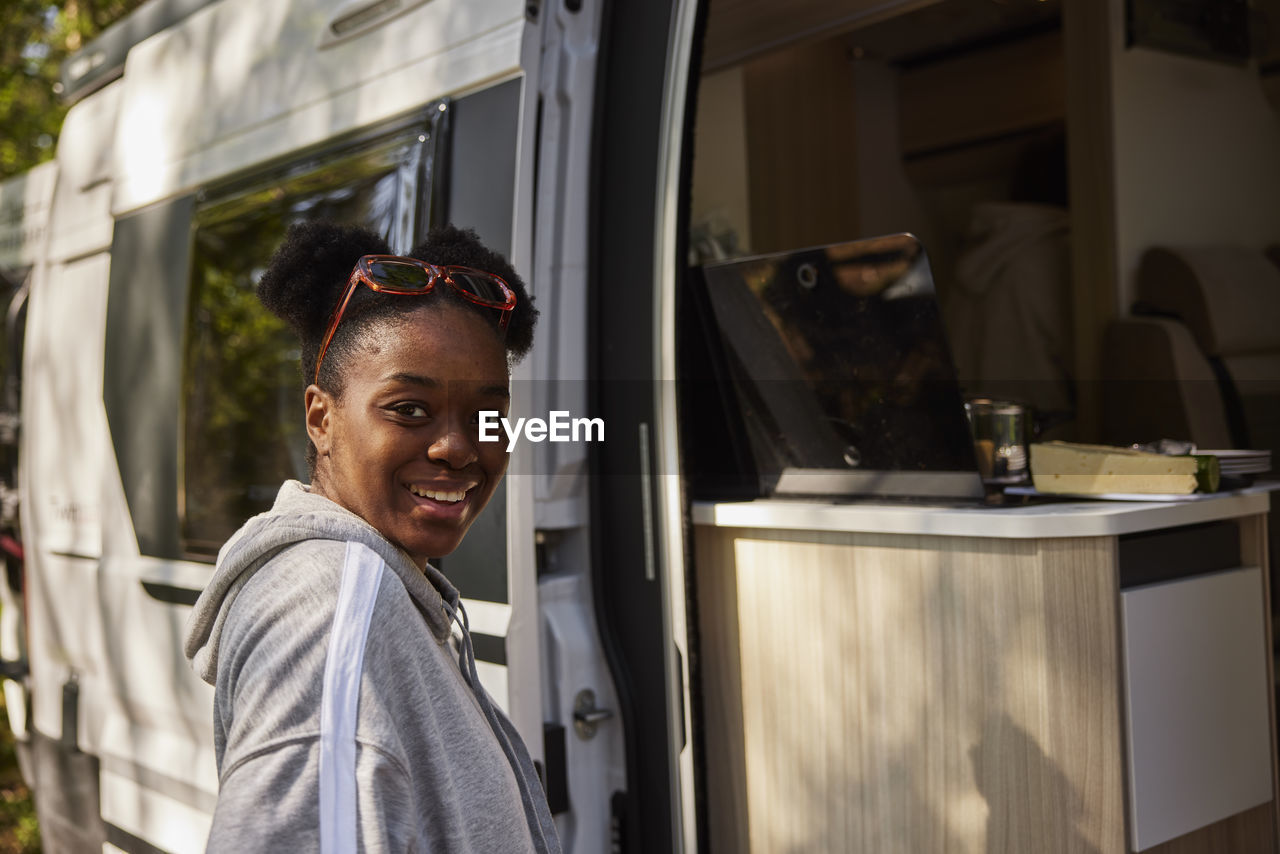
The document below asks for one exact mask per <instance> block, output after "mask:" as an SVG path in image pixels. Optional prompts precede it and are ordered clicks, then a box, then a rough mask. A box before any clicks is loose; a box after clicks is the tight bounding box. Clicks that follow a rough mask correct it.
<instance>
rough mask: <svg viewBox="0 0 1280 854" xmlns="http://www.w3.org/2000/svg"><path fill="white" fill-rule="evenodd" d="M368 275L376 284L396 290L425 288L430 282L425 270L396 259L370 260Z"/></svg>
mask: <svg viewBox="0 0 1280 854" xmlns="http://www.w3.org/2000/svg"><path fill="white" fill-rule="evenodd" d="M369 275H370V276H371V277H372V278H373V280H374V281H375V282H377V283H378V284H380V285H386V286H387V287H389V288H395V289H396V290H404V291H415V290H425V289H426V288H427V286H428V285H430V284H431V274H430V273H428V272H427V271H426V270H424V269H423V268H421V267H419V266H418V265H416V264H403V263H400V262H398V261H370V262H369Z"/></svg>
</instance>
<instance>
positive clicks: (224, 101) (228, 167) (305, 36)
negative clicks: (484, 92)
mask: <svg viewBox="0 0 1280 854" xmlns="http://www.w3.org/2000/svg"><path fill="white" fill-rule="evenodd" d="M344 5H345V4H343V3H342V2H340V0H292V2H276V3H262V2H259V0H224V2H221V3H217V4H215V5H212V6H209V7H207V8H205V9H202V10H200V11H199V12H197V13H195V14H193V15H192V16H191V17H189V18H187V19H186V20H185V21H183V22H182V23H181V24H180V25H178V26H176V27H173V28H172V29H170V30H168V31H166V32H164V33H160V34H157V35H156V36H154V37H152V38H150V39H147V40H146V41H145V42H143V43H141V44H139V45H138V46H136V47H135V48H134V49H133V50H132V51H131V52H130V54H129V58H128V61H127V62H126V63H125V75H124V86H125V97H124V103H123V104H122V107H121V122H120V126H119V132H118V134H117V138H116V148H115V151H116V157H115V167H114V174H115V176H116V180H117V183H116V187H115V198H114V201H113V205H112V209H113V211H114V212H115V213H117V214H120V213H123V212H125V211H129V210H134V209H136V208H139V207H142V206H144V205H147V204H150V203H152V202H155V201H157V200H159V199H162V198H166V197H170V196H174V195H177V194H179V193H182V192H185V191H187V190H188V189H190V188H193V187H195V186H197V185H199V184H203V183H207V182H209V181H213V180H217V179H219V178H222V177H224V176H226V175H230V174H232V173H234V172H236V171H239V170H241V169H244V168H246V167H248V166H250V165H254V164H257V165H261V164H263V163H265V162H268V161H270V160H272V159H274V158H278V157H282V156H284V155H286V154H288V153H289V152H291V151H297V150H299V149H303V148H307V147H309V146H313V145H318V144H320V143H323V142H324V141H326V140H329V139H332V138H334V137H335V136H339V135H341V134H343V133H346V132H348V131H351V130H354V129H355V128H359V127H365V126H368V125H372V124H377V123H379V122H382V121H386V120H387V119H390V118H392V117H393V116H396V115H400V114H402V113H405V112H408V111H410V110H412V109H415V108H416V107H419V106H421V105H422V104H425V103H427V102H429V101H431V100H434V99H436V98H440V97H443V96H446V95H456V94H463V93H465V92H466V91H468V90H471V89H476V88H479V87H481V86H482V85H484V84H486V83H489V82H492V81H495V80H500V79H502V78H504V77H511V76H514V75H515V74H517V73H518V71H519V58H520V35H521V31H522V29H523V25H524V4H523V3H522V2H520V0H498V2H494V1H493V0H486V2H474V0H432V2H430V3H425V4H423V5H421V6H418V7H416V8H414V9H412V10H411V11H409V12H407V13H405V14H403V15H402V16H400V17H398V18H396V19H395V20H394V21H391V22H389V23H388V24H387V25H385V26H379V27H376V28H374V29H371V30H369V31H368V32H365V33H363V34H360V35H358V36H355V37H352V38H349V39H345V40H342V41H338V42H336V43H333V44H331V45H329V46H324V47H321V45H322V44H324V43H325V42H326V41H327V40H328V39H327V38H326V33H327V32H329V29H328V28H329V26H330V22H331V20H332V19H333V18H334V15H335V13H336V12H337V11H338V10H339V9H340V8H341V7H342V6H344ZM193 58H196V60H197V61H192V60H193ZM193 93H199V97H193Z"/></svg>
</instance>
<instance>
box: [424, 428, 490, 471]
mask: <svg viewBox="0 0 1280 854" xmlns="http://www.w3.org/2000/svg"><path fill="white" fill-rule="evenodd" d="M479 458H480V455H479V451H478V449H477V448H476V445H475V441H474V440H473V438H472V437H471V435H470V434H469V433H468V432H467V431H466V430H464V429H463V428H462V427H461V426H460V425H456V424H451V425H450V426H449V429H447V430H446V431H445V432H444V433H443V434H441V435H439V436H436V437H435V438H434V439H433V440H432V441H431V444H430V445H428V446H427V459H430V460H435V461H436V462H442V463H445V464H447V465H448V466H449V467H450V468H453V469H462V468H466V467H467V466H469V465H471V464H472V463H473V462H475V461H476V460H477V459H479Z"/></svg>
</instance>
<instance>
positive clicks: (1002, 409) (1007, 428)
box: [964, 397, 1031, 484]
mask: <svg viewBox="0 0 1280 854" xmlns="http://www.w3.org/2000/svg"><path fill="white" fill-rule="evenodd" d="M964 410H965V414H966V415H967V416H968V417H969V427H970V429H971V430H972V432H973V450H974V454H975V456H976V457H977V458H978V473H979V474H981V475H982V480H983V482H984V483H989V484H1013V483H1025V482H1026V481H1027V479H1028V475H1029V468H1028V455H1027V443H1028V441H1029V439H1030V433H1031V431H1030V422H1031V418H1030V413H1029V412H1028V410H1027V408H1026V407H1025V406H1023V405H1022V404H1020V403H1014V402H1012V401H1008V400H992V399H990V398H986V397H975V398H970V399H969V400H967V401H965V404H964Z"/></svg>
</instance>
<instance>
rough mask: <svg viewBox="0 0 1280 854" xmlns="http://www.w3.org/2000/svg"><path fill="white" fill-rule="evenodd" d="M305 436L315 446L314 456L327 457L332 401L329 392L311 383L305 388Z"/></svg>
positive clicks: (330, 432)
mask: <svg viewBox="0 0 1280 854" xmlns="http://www.w3.org/2000/svg"><path fill="white" fill-rule="evenodd" d="M305 400H306V406H307V435H308V436H309V437H310V438H311V444H313V445H315V446H316V455H317V456H320V457H327V456H329V444H330V440H331V438H332V435H333V434H332V420H331V416H332V415H333V406H334V400H333V396H332V395H330V394H329V392H327V391H325V390H324V389H322V388H320V386H318V385H316V384H315V383H312V384H311V385H309V386H307V392H306V398H305Z"/></svg>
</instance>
